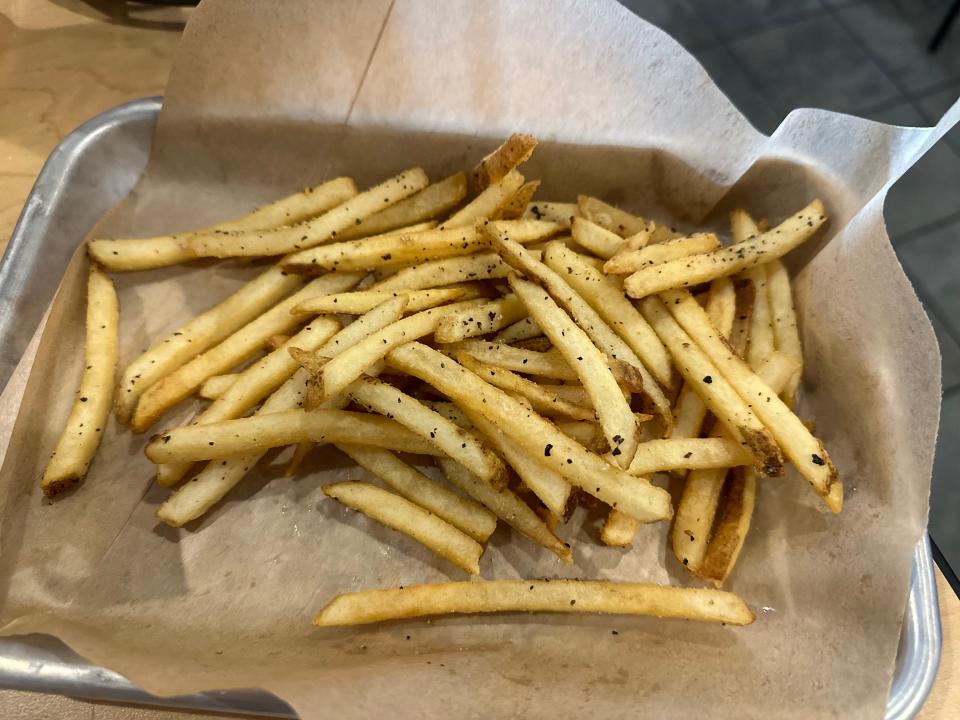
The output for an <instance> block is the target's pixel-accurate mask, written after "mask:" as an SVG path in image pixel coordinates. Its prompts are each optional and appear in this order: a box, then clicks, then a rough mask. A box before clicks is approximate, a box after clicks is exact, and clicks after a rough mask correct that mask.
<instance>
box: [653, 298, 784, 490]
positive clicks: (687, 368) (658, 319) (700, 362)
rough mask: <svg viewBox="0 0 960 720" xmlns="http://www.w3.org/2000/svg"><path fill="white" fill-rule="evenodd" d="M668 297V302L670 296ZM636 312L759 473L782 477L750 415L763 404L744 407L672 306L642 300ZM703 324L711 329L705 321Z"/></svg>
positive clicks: (769, 442) (776, 457) (776, 452)
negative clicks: (655, 333) (680, 320)
mask: <svg viewBox="0 0 960 720" xmlns="http://www.w3.org/2000/svg"><path fill="white" fill-rule="evenodd" d="M687 295H688V296H689V297H690V300H691V301H692V302H693V304H694V305H696V306H697V310H699V311H700V312H701V313H703V314H704V317H705V318H706V317H707V316H706V313H704V311H703V308H701V307H700V305H699V304H697V301H696V300H694V299H693V296H692V295H689V293H687ZM670 298H671V300H670V302H671V303H672V302H673V297H672V296H670ZM640 309H641V312H643V315H644V317H645V318H646V319H647V321H648V322H649V323H650V324H651V325H652V326H653V329H654V330H656V331H657V335H659V336H660V339H661V340H663V342H664V344H666V346H667V349H668V350H669V351H670V354H671V355H672V356H673V358H674V361H675V362H676V365H677V369H678V370H680V374H681V375H683V379H684V380H685V381H686V382H687V383H688V384H689V385H690V386H691V388H692V389H693V390H694V391H695V392H696V393H697V394H698V395H700V397H701V398H702V399H703V401H704V403H705V404H706V406H707V408H708V409H709V410H710V411H711V412H712V413H713V414H714V415H716V416H717V419H719V420H720V421H721V422H722V423H723V424H724V425H726V427H727V429H728V430H729V431H730V433H731V435H732V436H733V438H734V439H736V440H737V441H738V442H741V443H743V444H744V445H745V446H746V447H747V448H748V449H749V450H750V452H751V453H752V454H753V456H754V460H755V464H756V465H757V467H758V468H759V469H760V470H761V472H763V473H764V474H765V475H768V476H779V475H782V474H783V456H782V454H781V452H780V448H779V447H778V446H777V443H776V442H775V441H774V439H773V436H772V435H771V434H770V431H769V430H768V429H767V428H766V427H765V426H764V425H763V423H762V422H760V419H759V418H758V417H757V415H756V413H755V412H754V410H755V409H756V408H757V406H758V405H763V404H766V403H753V406H752V407H753V409H751V407H750V406H748V405H747V402H746V401H745V400H744V399H743V398H742V397H741V396H740V395H739V394H737V392H736V391H735V390H734V388H733V387H732V385H731V384H730V382H729V381H728V379H727V378H726V377H725V376H724V375H723V374H721V372H720V370H719V369H718V367H717V365H716V364H714V361H713V359H712V357H708V355H707V354H706V353H705V352H704V351H703V350H702V349H701V348H700V347H698V345H697V344H696V343H695V342H694V341H693V340H692V339H691V337H690V336H689V335H688V334H687V332H686V331H685V330H684V329H683V328H682V327H681V326H680V325H679V324H678V323H677V321H676V320H675V319H674V318H673V317H672V316H671V314H670V313H671V311H672V310H673V307H672V305H671V308H670V310H668V309H667V308H666V307H665V306H664V303H663V302H662V301H661V300H660V299H659V298H657V297H649V298H646V299H644V301H643V302H642V303H641V305H640ZM707 324H708V326H710V327H711V328H712V325H709V319H707Z"/></svg>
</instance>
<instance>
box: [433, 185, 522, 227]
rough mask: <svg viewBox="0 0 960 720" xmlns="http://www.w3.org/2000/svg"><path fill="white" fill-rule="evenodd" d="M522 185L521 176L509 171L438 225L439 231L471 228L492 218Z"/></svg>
mask: <svg viewBox="0 0 960 720" xmlns="http://www.w3.org/2000/svg"><path fill="white" fill-rule="evenodd" d="M523 183H524V177H523V175H521V174H520V173H519V172H517V171H516V170H511V171H510V172H508V173H507V174H506V175H504V176H503V177H502V178H500V179H499V180H497V181H495V182H492V183H490V184H489V185H488V186H487V187H486V188H484V189H483V191H482V192H480V194H479V195H477V196H476V197H475V198H474V199H473V200H471V201H470V202H469V203H467V204H466V205H465V206H464V207H462V208H461V209H460V210H458V211H457V212H455V213H454V214H453V215H452V216H450V217H449V218H448V219H446V220H444V221H443V223H442V224H441V225H440V227H441V229H444V230H449V229H454V228H462V227H473V225H474V223H476V222H477V221H478V220H483V219H486V218H491V217H493V216H494V215H496V213H497V211H498V210H499V209H500V208H501V207H502V206H503V205H505V204H506V203H508V202H509V201H510V198H511V197H512V196H513V195H514V194H515V193H516V192H517V191H518V190H520V188H521V187H523Z"/></svg>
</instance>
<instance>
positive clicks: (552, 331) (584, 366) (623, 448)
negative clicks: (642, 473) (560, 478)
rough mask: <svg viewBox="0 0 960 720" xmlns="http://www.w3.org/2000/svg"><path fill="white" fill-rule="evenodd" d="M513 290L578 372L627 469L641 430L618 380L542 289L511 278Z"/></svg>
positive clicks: (608, 437) (595, 348)
mask: <svg viewBox="0 0 960 720" xmlns="http://www.w3.org/2000/svg"><path fill="white" fill-rule="evenodd" d="M510 287H512V288H513V291H514V293H516V295H517V297H518V298H520V300H522V301H523V303H524V305H526V306H527V310H528V311H529V313H530V316H531V317H532V318H533V319H534V320H536V322H537V325H539V326H540V327H541V328H543V331H544V333H545V334H546V335H547V337H549V338H550V340H551V341H552V342H553V344H554V345H555V346H556V347H557V349H558V350H559V351H560V353H561V355H563V357H564V359H565V360H566V361H567V364H568V365H570V366H571V367H573V368H574V369H575V370H576V371H577V375H578V377H579V378H580V382H581V383H582V384H583V386H584V388H586V390H587V392H588V393H589V394H590V399H591V401H592V403H593V407H594V410H596V412H597V417H598V418H599V420H600V425H601V427H603V431H604V434H605V435H606V437H607V442H608V443H609V444H610V447H611V448H613V450H612V451H611V452H612V454H613V455H614V456H616V457H617V458H618V462H620V463H621V465H622V466H623V467H626V466H627V465H628V464H629V462H630V460H629V459H630V458H631V457H633V453H634V451H635V450H636V447H637V443H638V442H639V435H638V432H639V426H638V424H637V419H636V417H634V415H633V411H632V410H631V409H630V404H629V402H627V400H626V399H625V398H624V397H623V393H622V392H621V391H620V386H619V385H618V384H617V380H616V378H615V377H614V376H613V373H612V372H610V369H609V368H608V367H607V360H606V357H605V356H604V354H603V353H602V352H600V350H599V349H597V347H596V345H594V344H593V343H592V342H591V340H590V338H589V337H588V335H587V334H586V333H585V332H584V331H583V330H582V329H581V328H580V327H579V326H578V325H577V324H576V323H575V322H574V321H573V320H572V319H571V318H570V316H569V315H567V314H566V313H565V312H564V311H563V310H562V309H561V308H560V306H559V305H557V303H556V302H554V300H553V299H552V298H551V297H550V296H548V295H547V294H546V293H545V292H544V291H543V289H541V288H540V287H538V286H537V285H535V284H533V283H532V282H529V281H527V280H521V279H520V278H517V277H511V278H510ZM621 457H622V458H623V459H622V460H621V459H620V458H621Z"/></svg>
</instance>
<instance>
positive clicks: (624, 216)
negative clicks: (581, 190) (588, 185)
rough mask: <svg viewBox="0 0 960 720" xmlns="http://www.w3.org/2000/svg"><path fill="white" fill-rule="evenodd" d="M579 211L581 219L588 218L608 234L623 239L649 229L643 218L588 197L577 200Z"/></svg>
mask: <svg viewBox="0 0 960 720" xmlns="http://www.w3.org/2000/svg"><path fill="white" fill-rule="evenodd" d="M577 210H578V211H579V214H580V217H582V218H586V219H587V220H589V221H590V222H592V223H595V224H596V225H599V226H600V227H602V228H603V229H604V230H607V231H608V232H612V233H616V234H617V235H619V236H620V237H621V238H625V237H629V236H630V235H635V234H636V233H638V232H641V231H643V230H644V229H645V228H646V227H647V221H646V220H644V219H643V218H642V217H637V216H636V215H633V214H632V213H628V212H627V211H626V210H621V209H619V208H616V207H614V206H613V205H608V204H607V203H605V202H603V201H602V200H598V199H597V198H594V197H590V196H588V195H580V196H579V197H578V198H577Z"/></svg>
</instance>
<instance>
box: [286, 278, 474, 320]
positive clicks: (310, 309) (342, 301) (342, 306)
mask: <svg viewBox="0 0 960 720" xmlns="http://www.w3.org/2000/svg"><path fill="white" fill-rule="evenodd" d="M401 293H403V294H404V295H406V296H407V301H408V302H407V309H406V311H405V312H408V313H413V312H420V311H421V310H428V309H430V308H432V307H436V306H437V305H443V304H445V303H448V302H453V301H454V300H470V299H472V298H475V297H480V293H479V289H478V288H476V287H474V286H472V285H462V286H460V287H449V288H435V289H433V290H413V291H411V292H403V291H397V292H389V291H382V292H381V291H378V290H356V291H354V292H348V293H333V294H331V295H319V296H317V297H313V298H309V299H308V300H304V301H303V302H302V303H300V304H299V305H297V306H296V307H295V308H293V310H291V311H290V312H291V313H293V314H294V315H326V314H329V313H342V314H344V315H362V314H363V313H365V312H369V311H370V310H373V308H375V307H376V306H377V305H379V304H380V303H383V302H386V301H387V300H389V299H390V298H393V297H397V296H398V295H400V294H401Z"/></svg>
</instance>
